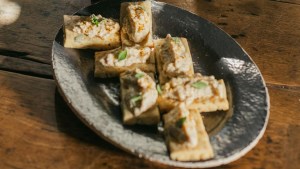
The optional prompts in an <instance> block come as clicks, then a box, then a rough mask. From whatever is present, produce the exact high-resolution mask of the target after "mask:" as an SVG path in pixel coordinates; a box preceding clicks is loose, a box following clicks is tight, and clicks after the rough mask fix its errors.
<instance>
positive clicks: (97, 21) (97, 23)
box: [92, 14, 99, 26]
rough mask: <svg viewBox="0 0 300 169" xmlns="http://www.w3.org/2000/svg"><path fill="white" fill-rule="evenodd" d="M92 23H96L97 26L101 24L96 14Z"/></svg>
mask: <svg viewBox="0 0 300 169" xmlns="http://www.w3.org/2000/svg"><path fill="white" fill-rule="evenodd" d="M92 24H94V25H96V26H98V25H99V20H98V18H97V17H96V16H95V15H94V14H93V15H92Z"/></svg>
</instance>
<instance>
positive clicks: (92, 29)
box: [73, 15, 120, 38]
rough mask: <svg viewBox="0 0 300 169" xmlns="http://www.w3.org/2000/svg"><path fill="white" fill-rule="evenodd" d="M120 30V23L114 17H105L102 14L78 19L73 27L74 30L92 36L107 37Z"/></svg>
mask: <svg viewBox="0 0 300 169" xmlns="http://www.w3.org/2000/svg"><path fill="white" fill-rule="evenodd" d="M119 30H120V25H119V23H117V22H115V21H113V20H112V19H108V18H104V17H102V16H101V15H91V16H90V17H84V19H82V20H80V21H78V22H77V23H76V24H75V25H74V28H73V32H75V33H78V34H84V35H86V36H88V37H90V38H93V37H100V38H106V37H108V36H112V35H114V34H115V33H117V32H118V31H119Z"/></svg>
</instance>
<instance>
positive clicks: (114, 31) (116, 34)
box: [64, 15, 121, 50]
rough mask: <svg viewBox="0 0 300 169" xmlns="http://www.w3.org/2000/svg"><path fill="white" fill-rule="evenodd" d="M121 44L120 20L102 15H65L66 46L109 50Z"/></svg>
mask: <svg viewBox="0 0 300 169" xmlns="http://www.w3.org/2000/svg"><path fill="white" fill-rule="evenodd" d="M108 25H109V26H108ZM120 45H121V41H120V25H119V23H118V22H116V21H113V20H112V19H108V18H104V17H102V16H100V15H97V16H96V15H91V16H73V15H64V47H66V48H76V49H87V48H89V49H99V50H108V49H114V48H117V47H119V46H120Z"/></svg>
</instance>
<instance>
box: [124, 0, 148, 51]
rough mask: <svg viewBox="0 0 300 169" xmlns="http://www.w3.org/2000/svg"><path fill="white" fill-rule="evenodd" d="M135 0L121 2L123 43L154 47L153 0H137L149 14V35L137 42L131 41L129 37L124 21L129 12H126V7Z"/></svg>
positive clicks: (125, 44)
mask: <svg viewBox="0 0 300 169" xmlns="http://www.w3.org/2000/svg"><path fill="white" fill-rule="evenodd" d="M130 3H133V2H123V3H122V4H121V10H120V25H121V32H120V34H121V41H122V45H123V46H134V45H135V44H139V45H141V46H147V47H153V38H152V36H153V35H152V10H151V1H142V2H137V3H139V4H140V5H142V6H143V8H144V9H145V10H146V12H147V13H148V16H149V20H150V24H149V25H150V27H151V28H150V32H149V34H148V35H147V37H146V38H145V39H144V40H143V41H142V42H140V43H135V42H133V41H131V40H130V39H129V38H128V35H127V33H126V31H125V27H123V23H124V19H126V17H127V12H126V8H127V6H128V5H129V4H130Z"/></svg>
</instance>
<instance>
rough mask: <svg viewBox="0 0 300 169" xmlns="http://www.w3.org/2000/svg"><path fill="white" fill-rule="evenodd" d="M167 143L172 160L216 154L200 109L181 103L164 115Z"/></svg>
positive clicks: (206, 157)
mask: <svg viewBox="0 0 300 169" xmlns="http://www.w3.org/2000/svg"><path fill="white" fill-rule="evenodd" d="M163 120H164V130H165V137H166V143H167V145H168V148H169V151H170V157H171V159H172V160H178V161H198V160H207V159H210V158H212V157H213V156H214V153H213V149H212V147H211V144H210V142H209V137H208V135H207V133H206V131H205V127H204V124H203V121H202V117H201V115H200V113H199V111H196V110H194V109H188V108H187V107H186V105H185V104H182V103H181V104H180V105H178V106H177V107H175V108H174V109H172V110H171V111H170V112H169V113H167V114H165V115H164V116H163Z"/></svg>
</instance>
